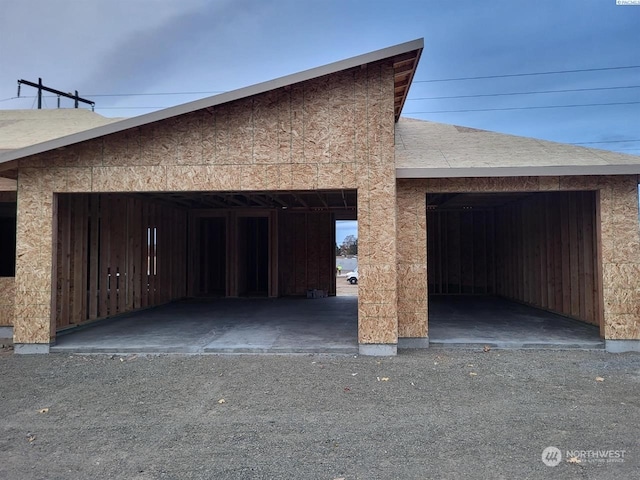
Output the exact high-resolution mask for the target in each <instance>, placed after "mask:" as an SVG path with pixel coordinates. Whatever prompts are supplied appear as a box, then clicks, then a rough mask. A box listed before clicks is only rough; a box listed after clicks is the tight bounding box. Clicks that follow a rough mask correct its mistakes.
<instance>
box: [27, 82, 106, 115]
mask: <svg viewBox="0 0 640 480" xmlns="http://www.w3.org/2000/svg"><path fill="white" fill-rule="evenodd" d="M23 84H24V85H28V86H29V87H34V88H37V89H38V110H41V109H42V91H43V90H44V91H45V92H50V93H54V94H56V95H58V108H60V97H65V98H71V99H73V101H74V102H73V103H74V108H78V104H79V103H80V102H82V103H86V104H88V105H91V111H92V112H93V111H94V108H95V105H96V102H92V101H91V100H87V99H86V98H82V97H80V96H78V91H77V90H76V91H75V95H72V94H71V93H66V92H61V91H60V90H56V89H55V88H49V87H45V86H44V85H42V78H38V83H34V82H29V81H27V80H18V97H20V87H21V86H22V85H23Z"/></svg>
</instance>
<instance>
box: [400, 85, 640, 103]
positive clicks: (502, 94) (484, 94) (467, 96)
mask: <svg viewBox="0 0 640 480" xmlns="http://www.w3.org/2000/svg"><path fill="white" fill-rule="evenodd" d="M624 88H640V85H629V86H618V87H596V88H570V89H565V90H540V91H538V92H510V93H479V94H475V95H452V96H445V97H419V98H407V100H443V99H451V98H478V97H506V96H511V95H538V94H545V93H569V92H592V91H597V90H619V89H624Z"/></svg>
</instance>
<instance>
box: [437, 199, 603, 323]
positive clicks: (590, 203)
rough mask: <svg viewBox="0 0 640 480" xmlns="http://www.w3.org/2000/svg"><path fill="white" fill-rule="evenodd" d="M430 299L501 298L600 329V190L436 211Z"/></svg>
mask: <svg viewBox="0 0 640 480" xmlns="http://www.w3.org/2000/svg"><path fill="white" fill-rule="evenodd" d="M427 223H428V224H429V226H430V228H429V239H428V243H427V246H428V250H429V251H428V267H429V268H428V279H429V293H430V294H431V295H458V294H462V295H478V294H479V295H485V294H489V295H500V296H503V297H506V298H509V299H512V300H515V301H518V302H522V303H525V304H527V305H531V306H534V307H537V308H542V309H545V310H549V311H552V312H555V313H559V314H562V315H565V316H568V317H572V318H574V319H577V320H581V321H584V322H587V323H591V324H594V325H599V324H600V320H601V315H599V314H598V312H600V311H601V308H600V303H601V300H600V299H601V298H602V290H601V285H600V283H601V282H599V281H598V276H597V269H596V265H597V263H598V256H597V249H596V246H597V243H598V242H597V229H596V228H595V227H596V192H538V193H535V194H532V195H528V196H524V197H519V198H518V197H514V199H513V200H511V201H509V202H508V203H505V204H504V205H499V206H495V207H486V206H485V207H483V206H482V205H481V204H479V205H477V206H468V207H458V208H443V209H442V210H440V209H432V210H428V211H427Z"/></svg>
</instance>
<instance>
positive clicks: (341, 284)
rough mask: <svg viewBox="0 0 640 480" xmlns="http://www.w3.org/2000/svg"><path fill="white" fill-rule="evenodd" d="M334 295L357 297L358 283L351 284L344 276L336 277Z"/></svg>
mask: <svg viewBox="0 0 640 480" xmlns="http://www.w3.org/2000/svg"><path fill="white" fill-rule="evenodd" d="M336 295H337V296H338V297H357V296H358V285H351V284H350V283H349V282H347V279H346V278H345V277H337V278H336Z"/></svg>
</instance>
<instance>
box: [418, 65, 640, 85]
mask: <svg viewBox="0 0 640 480" xmlns="http://www.w3.org/2000/svg"><path fill="white" fill-rule="evenodd" d="M630 68H640V65H628V66H623V67H603V68H582V69H579V70H556V71H552V72H530V73H509V74H503V75H485V76H481V77H458V78H436V79H432V80H414V81H413V83H433V82H457V81H460V80H484V79H490V78H509V77H532V76H535V75H556V74H561V73H580V72H602V71H605V70H625V69H630Z"/></svg>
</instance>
